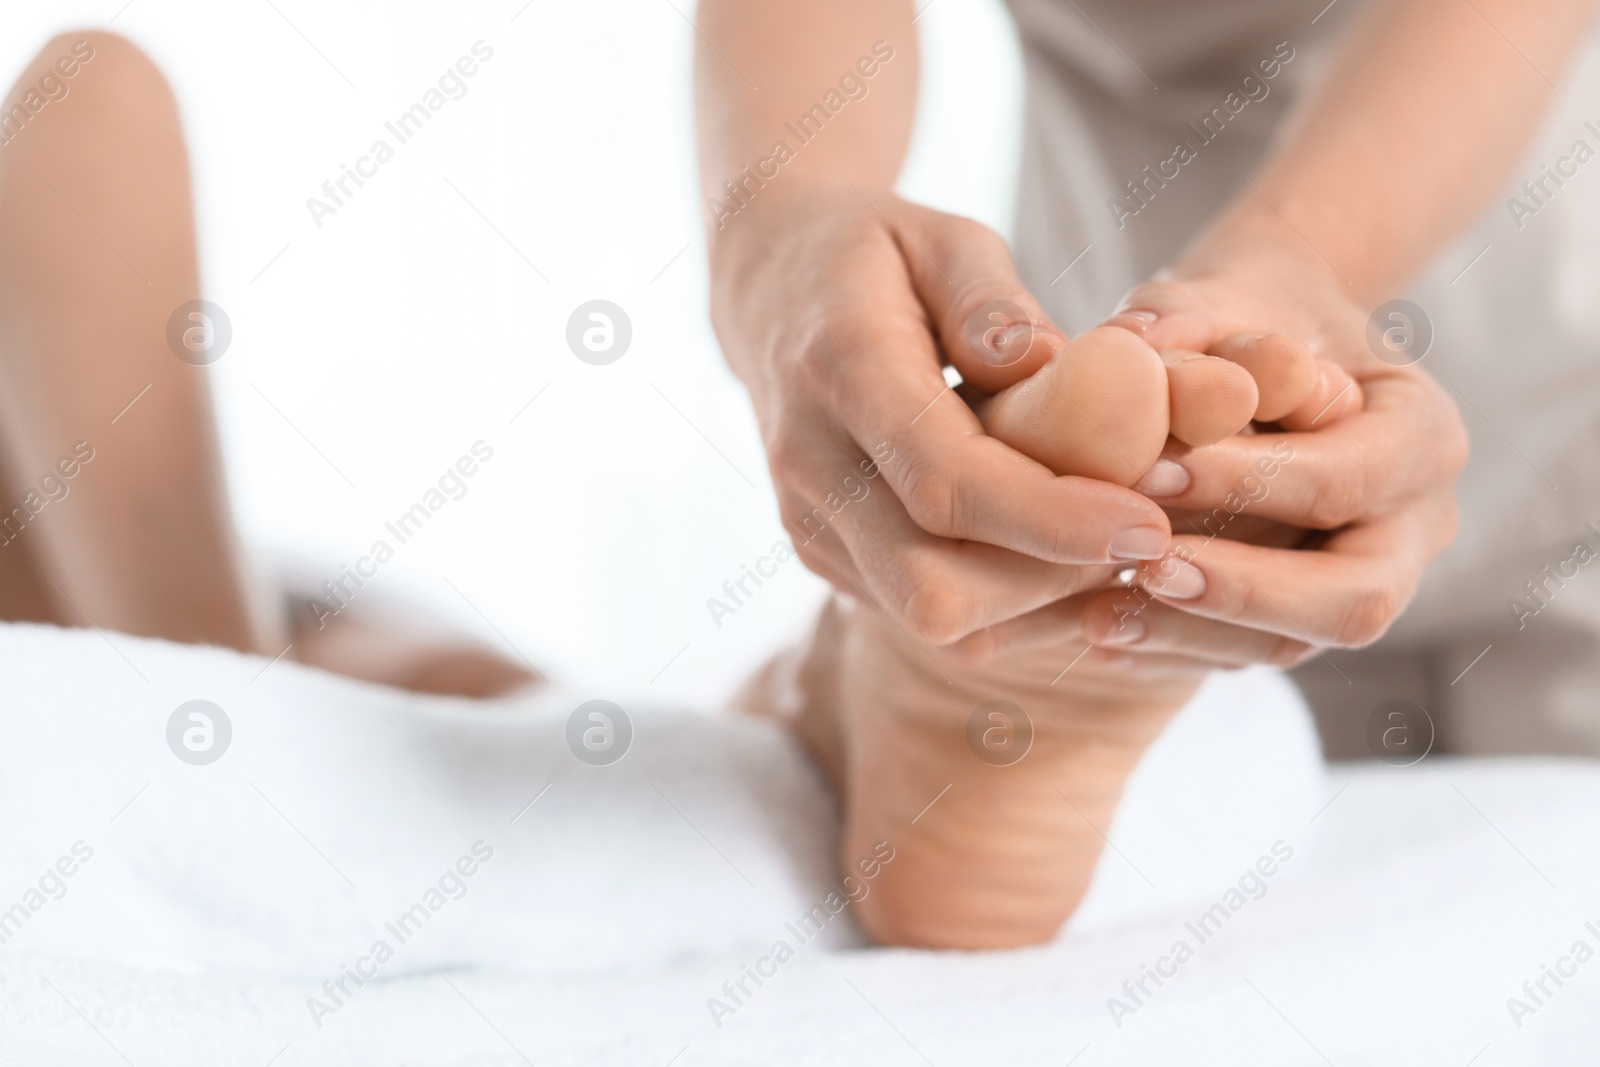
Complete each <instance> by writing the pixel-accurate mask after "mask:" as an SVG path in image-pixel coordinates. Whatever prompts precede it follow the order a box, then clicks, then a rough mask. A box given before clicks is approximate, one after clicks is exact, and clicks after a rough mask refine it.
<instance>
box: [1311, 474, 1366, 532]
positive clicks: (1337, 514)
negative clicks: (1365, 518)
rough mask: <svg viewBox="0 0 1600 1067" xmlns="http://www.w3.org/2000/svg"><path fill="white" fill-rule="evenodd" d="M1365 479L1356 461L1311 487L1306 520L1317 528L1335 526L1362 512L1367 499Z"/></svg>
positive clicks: (1327, 528)
mask: <svg viewBox="0 0 1600 1067" xmlns="http://www.w3.org/2000/svg"><path fill="white" fill-rule="evenodd" d="M1364 481H1365V479H1364V478H1363V476H1362V474H1361V471H1360V470H1359V469H1358V468H1357V467H1355V466H1354V465H1352V466H1351V467H1349V468H1347V469H1345V470H1342V471H1339V472H1338V473H1337V474H1336V475H1335V476H1333V477H1332V478H1330V479H1328V480H1325V481H1323V482H1322V483H1321V484H1320V485H1317V486H1315V487H1314V488H1313V489H1312V490H1311V494H1310V497H1309V499H1308V500H1307V501H1306V516H1305V517H1306V521H1307V523H1309V524H1310V526H1311V527H1312V528H1313V529H1318V530H1335V529H1338V528H1339V527H1340V526H1344V525H1345V524H1346V523H1349V522H1351V521H1353V520H1355V519H1357V518H1360V516H1361V514H1362V508H1363V505H1364V504H1365V501H1366V489H1365V485H1364Z"/></svg>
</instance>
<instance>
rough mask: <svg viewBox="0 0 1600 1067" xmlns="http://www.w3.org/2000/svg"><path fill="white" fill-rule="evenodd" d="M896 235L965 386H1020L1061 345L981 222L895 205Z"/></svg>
mask: <svg viewBox="0 0 1600 1067" xmlns="http://www.w3.org/2000/svg"><path fill="white" fill-rule="evenodd" d="M900 208H901V210H900V211H899V212H898V215H899V217H898V218H897V219H896V220H895V238H896V239H897V240H898V241H899V242H900V246H901V254H902V255H903V256H904V258H905V261H906V268H907V270H908V271H909V272H910V274H911V284H912V287H913V288H914V289H915V290H916V293H917V298H918V299H919V300H920V301H921V302H922V306H923V307H924V308H926V309H927V312H928V317H929V319H930V320H932V328H933V331H934V333H935V334H937V336H938V338H939V342H940V344H941V346H942V347H943V349H944V355H945V358H946V359H947V360H949V361H950V363H951V365H952V366H954V367H955V368H956V370H958V371H960V372H961V377H962V379H963V380H964V381H965V382H966V383H967V384H968V385H970V386H972V387H974V388H976V389H978V390H980V391H982V392H985V393H993V392H998V391H999V390H1001V389H1004V388H1005V387H1006V386H1008V385H1013V384H1015V383H1016V382H1020V381H1022V380H1023V379H1024V378H1027V377H1029V376H1030V375H1032V374H1033V372H1034V371H1036V370H1038V369H1039V368H1040V367H1041V366H1043V365H1044V364H1045V362H1046V361H1048V360H1049V359H1050V357H1051V356H1053V355H1055V353H1056V352H1057V351H1058V350H1059V349H1060V348H1061V346H1062V345H1064V344H1066V343H1067V335H1066V334H1065V333H1064V332H1063V331H1062V330H1061V329H1060V328H1059V327H1058V326H1056V324H1055V323H1053V322H1051V321H1050V317H1049V316H1048V315H1046V314H1045V313H1044V309H1043V308H1042V307H1040V306H1039V302H1038V301H1037V300H1035V299H1034V298H1033V294H1032V293H1030V292H1028V290H1027V288H1026V287H1025V286H1024V285H1023V284H1022V282H1020V281H1019V280H1018V279H1017V271H1016V267H1015V266H1014V265H1013V264H1012V262H1011V252H1010V250H1009V249H1007V248H1006V243H1005V241H1004V240H1003V239H1001V237H1000V235H999V234H997V233H995V232H994V231H993V230H991V229H989V227H987V226H985V225H983V224H982V223H981V222H976V221H974V220H972V219H967V218H962V217H960V216H958V215H947V214H945V213H944V212H942V211H934V210H932V209H930V208H925V207H921V206H919V205H915V204H904V203H902V204H901V205H900Z"/></svg>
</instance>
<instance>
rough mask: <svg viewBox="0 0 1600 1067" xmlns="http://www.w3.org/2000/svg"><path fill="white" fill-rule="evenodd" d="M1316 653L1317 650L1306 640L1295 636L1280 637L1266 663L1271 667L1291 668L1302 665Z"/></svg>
mask: <svg viewBox="0 0 1600 1067" xmlns="http://www.w3.org/2000/svg"><path fill="white" fill-rule="evenodd" d="M1316 653H1317V650H1316V649H1314V648H1312V647H1311V646H1310V645H1308V644H1306V643H1305V642H1304V641H1301V640H1298V639H1297V638H1293V637H1280V638H1278V640H1277V642H1276V644H1275V645H1274V647H1273V649H1272V651H1271V653H1269V654H1268V656H1267V659H1266V663H1267V665H1268V666H1270V667H1277V668H1278V669H1280V670H1289V669H1290V668H1291V667H1298V666H1300V664H1302V663H1304V662H1305V661H1306V660H1308V659H1310V658H1311V657H1312V656H1314V655H1316Z"/></svg>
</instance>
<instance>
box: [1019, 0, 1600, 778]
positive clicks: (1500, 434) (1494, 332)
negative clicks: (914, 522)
mask: <svg viewBox="0 0 1600 1067" xmlns="http://www.w3.org/2000/svg"><path fill="white" fill-rule="evenodd" d="M1009 2H1010V6H1011V8H1012V10H1013V14H1014V15H1015V17H1016V19H1017V23H1018V27H1019V30H1020V33H1021V39H1022V44H1023V51H1024V56H1025V60H1026V64H1027V115H1026V125H1025V131H1024V155H1023V161H1022V173H1021V190H1020V195H1019V200H1018V219H1017V226H1016V233H1017V240H1016V244H1017V250H1016V251H1017V258H1018V263H1019V266H1020V268H1021V270H1022V273H1023V279H1024V281H1026V282H1027V283H1028V284H1029V286H1030V287H1031V288H1032V289H1033V291H1034V292H1035V293H1037V294H1039V296H1040V299H1041V300H1042V301H1043V303H1044V306H1045V308H1046V309H1047V310H1048V311H1049V312H1050V314H1051V315H1052V316H1054V317H1055V318H1056V319H1057V321H1058V322H1060V323H1061V325H1062V326H1064V327H1065V328H1067V329H1068V330H1070V331H1073V332H1076V331H1078V330H1082V329H1084V328H1086V327H1088V326H1090V325H1092V324H1093V323H1094V322H1096V321H1098V320H1099V319H1100V318H1102V317H1103V316H1104V315H1105V313H1106V312H1108V311H1109V310H1111V308H1112V307H1113V305H1114V303H1115V301H1116V300H1117V299H1118V297H1119V296H1120V295H1121V294H1122V293H1123V292H1125V291H1126V290H1127V289H1128V288H1129V287H1130V286H1132V285H1134V284H1135V283H1137V282H1138V281H1140V280H1142V279H1144V278H1146V277H1148V276H1149V275H1150V274H1152V273H1153V272H1154V271H1156V270H1158V269H1159V268H1160V267H1161V266H1162V265H1163V264H1164V263H1166V262H1167V261H1168V260H1170V259H1171V258H1172V257H1173V256H1174V255H1175V254H1176V253H1177V252H1178V251H1179V250H1181V249H1182V247H1183V246H1184V245H1185V244H1186V243H1187V242H1188V241H1189V240H1190V239H1191V238H1192V237H1193V236H1194V234H1195V233H1196V232H1197V231H1198V230H1199V228H1200V227H1201V226H1203V225H1204V223H1205V222H1206V221H1207V220H1208V219H1209V218H1210V217H1211V216H1212V215H1213V214H1214V213H1215V212H1216V211H1217V210H1218V209H1219V208H1221V207H1222V206H1223V205H1224V204H1225V203H1226V202H1227V201H1228V200H1229V199H1230V198H1231V197H1232V196H1233V195H1234V194H1235V192H1236V191H1237V190H1238V189H1239V188H1241V187H1242V183H1243V181H1244V179H1245V177H1246V176H1247V175H1248V174H1249V173H1250V172H1251V170H1252V169H1253V168H1254V167H1255V166H1256V165H1257V164H1258V163H1259V162H1260V160H1261V158H1262V156H1263V154H1264V152H1265V151H1266V149H1267V147H1268V146H1269V144H1270V141H1271V138H1272V136H1273V134H1274V131H1275V130H1276V129H1277V128H1278V127H1279V125H1280V124H1281V123H1282V122H1283V120H1284V117H1285V115H1286V113H1287V111H1288V109H1289V107H1290V105H1291V104H1292V103H1293V101H1294V98H1295V96H1296V94H1297V93H1300V92H1303V91H1304V89H1305V87H1306V86H1307V85H1310V84H1313V83H1314V82H1315V80H1316V76H1317V72H1318V67H1319V66H1320V65H1321V64H1322V63H1323V62H1324V61H1325V60H1326V58H1327V56H1328V55H1329V54H1330V52H1331V50H1332V49H1333V48H1334V47H1336V46H1337V45H1338V43H1339V35H1340V33H1341V32H1342V26H1343V24H1344V23H1345V22H1346V21H1347V19H1348V17H1349V16H1350V15H1351V14H1352V8H1353V7H1354V6H1355V3H1356V0H1340V2H1338V3H1336V4H1334V5H1332V6H1331V7H1329V8H1327V9H1326V10H1324V9H1323V0H1312V2H1310V3H1300V2H1298V0H1297V2H1284V0H1208V2H1201V0H1193V2H1187V3H1185V2H1180V0H1124V2H1120V3H1117V2H1113V0H1071V2H1067V0H1009ZM1319 12H1323V13H1322V14H1321V15H1320V17H1318V15H1319ZM1313 19H1315V20H1316V21H1315V22H1313ZM1286 50H1292V55H1293V58H1292V59H1289V60H1288V61H1287V62H1282V61H1281V58H1280V57H1282V56H1284V55H1285V54H1287V52H1286ZM1274 59H1279V62H1278V66H1277V70H1276V74H1275V76H1274V77H1271V78H1270V79H1269V78H1267V77H1264V76H1263V75H1264V72H1265V71H1267V70H1271V69H1273V68H1272V66H1271V63H1270V61H1272V60H1274ZM1264 60H1266V61H1269V62H1268V66H1267V67H1265V68H1263V67H1261V66H1260V64H1261V63H1262V61H1264ZM1251 75H1253V79H1254V80H1253V81H1247V80H1246V78H1247V76H1251ZM1557 80H1558V82H1559V84H1560V85H1561V86H1562V90H1561V92H1560V94H1559V98H1558V100H1557V101H1556V103H1555V104H1554V105H1553V107H1552V108H1551V110H1550V111H1549V113H1548V114H1547V116H1546V118H1545V121H1544V122H1543V123H1542V125H1541V128H1540V130H1539V131H1538V133H1537V134H1536V135H1535V137H1534V141H1533V144H1532V145H1531V147H1530V149H1529V150H1528V151H1527V152H1526V153H1525V154H1524V156H1523V158H1522V159H1520V160H1519V161H1517V163H1516V164H1515V165H1514V166H1513V167H1512V168H1511V170H1510V174H1511V178H1510V179H1509V180H1508V182H1507V184H1506V188H1505V189H1504V191H1503V192H1502V193H1501V195H1500V196H1499V197H1497V198H1496V199H1495V200H1493V201H1492V202H1491V203H1489V204H1488V205H1486V206H1485V209H1484V213H1483V216H1482V218H1481V219H1480V220H1479V221H1478V223H1476V224H1475V225H1474V226H1473V227H1472V228H1471V229H1470V230H1469V231H1468V232H1466V233H1465V234H1463V235H1462V236H1461V237H1460V239H1459V240H1458V241H1457V242H1456V243H1455V244H1454V245H1452V246H1451V247H1450V248H1448V249H1446V250H1444V251H1443V252H1442V253H1441V254H1440V256H1439V257H1438V259H1437V260H1436V262H1435V263H1434V264H1433V265H1432V266H1431V267H1430V268H1429V269H1428V271H1427V272H1426V273H1425V274H1424V276H1423V277H1421V278H1420V279H1418V280H1417V282H1416V283H1415V284H1414V285H1413V286H1411V287H1410V288H1409V289H1407V290H1406V291H1403V292H1399V293H1395V294H1393V295H1394V296H1396V297H1405V298H1407V299H1410V300H1413V301H1415V302H1416V303H1418V304H1419V305H1421V307H1423V308H1424V309H1425V311H1426V312H1427V314H1428V316H1429V318H1430V320H1431V322H1432V324H1433V327H1434V330H1435V341H1434V345H1433V348H1432V350H1431V351H1430V352H1429V354H1428V356H1427V358H1426V359H1425V361H1424V363H1423V366H1424V367H1425V368H1426V369H1428V370H1430V371H1431V372H1433V373H1434V374H1435V375H1436V376H1437V377H1438V378H1439V379H1440V380H1441V381H1443V382H1445V383H1446V384H1447V385H1448V386H1449V387H1450V389H1451V391H1452V395H1453V396H1454V397H1455V399H1456V400H1457V403H1458V404H1459V406H1460V408H1461V410H1462V413H1463V416H1464V418H1465V420H1466V423H1467V427H1468V429H1469V431H1470V433H1471V436H1472V448H1473V455H1472V459H1471V461H1470V463H1469V465H1468V469H1467V472H1466V474H1465V476H1464V478H1463V482H1462V486H1461V494H1460V496H1461V504H1462V524H1461V533H1460V535H1459V536H1458V538H1457V541H1456V543H1455V544H1454V545H1453V546H1452V547H1451V549H1450V550H1449V551H1448V552H1447V553H1446V554H1445V556H1444V557H1443V558H1442V559H1441V560H1439V561H1438V562H1437V563H1436V564H1435V565H1434V566H1433V567H1432V568H1431V570H1430V571H1429V573H1428V575H1427V577H1426V579H1425V580H1424V583H1423V588H1422V590H1421V592H1420V593H1419V595H1418V597H1417V600H1416V602H1415V603H1414V605H1413V606H1412V608H1411V610H1410V611H1409V612H1408V613H1407V614H1406V616H1405V617H1404V618H1402V619H1401V621H1400V622H1399V623H1398V624H1397V625H1396V627H1395V629H1394V632H1393V633H1391V635H1390V636H1389V637H1388V638H1386V639H1385V640H1384V641H1383V642H1381V643H1380V645H1379V646H1377V647H1376V648H1374V649H1371V650H1366V651H1363V652H1334V653H1330V654H1329V655H1328V656H1327V657H1325V658H1319V659H1318V660H1317V661H1316V662H1315V663H1314V664H1312V665H1311V666H1310V667H1309V668H1308V669H1306V670H1303V671H1302V672H1301V674H1302V678H1301V680H1302V684H1303V685H1304V686H1305V687H1306V689H1307V691H1308V695H1310V696H1311V697H1312V699H1313V701H1314V702H1315V703H1316V704H1317V705H1318V712H1319V717H1320V718H1321V719H1322V721H1323V725H1324V736H1325V739H1326V740H1327V742H1328V744H1329V748H1330V752H1332V753H1333V754H1339V755H1364V754H1365V753H1366V744H1365V742H1364V741H1363V739H1362V734H1363V730H1362V728H1363V726H1364V725H1365V722H1366V719H1367V717H1368V716H1369V715H1370V714H1371V713H1372V712H1373V710H1374V709H1375V708H1376V707H1377V706H1378V705H1380V704H1382V703H1384V702H1385V701H1387V700H1391V699H1396V698H1402V699H1409V700H1414V701H1416V702H1417V703H1419V704H1421V705H1423V707H1424V708H1426V709H1427V710H1428V711H1429V713H1430V714H1431V715H1432V717H1433V718H1434V719H1435V720H1436V722H1437V723H1438V728H1439V735H1440V742H1441V745H1442V746H1445V747H1449V748H1451V749H1453V750H1456V751H1468V752H1486V751H1565V752H1585V753H1591V754H1600V559H1597V560H1596V561H1595V562H1594V563H1593V564H1589V565H1584V564H1582V563H1580V562H1576V559H1577V557H1580V556H1582V555H1583V553H1581V552H1578V551H1577V550H1576V546H1577V542H1579V541H1580V540H1582V541H1583V542H1584V543H1585V544H1586V545H1587V546H1589V547H1590V548H1592V549H1593V551H1594V552H1595V553H1596V554H1597V555H1600V463H1597V459H1600V156H1597V158H1593V159H1589V158H1588V157H1587V156H1586V155H1585V153H1584V152H1583V151H1581V150H1578V149H1577V143H1578V142H1580V141H1581V142H1583V143H1584V144H1586V145H1587V146H1588V150H1589V152H1592V153H1597V154H1600V41H1597V39H1596V38H1595V37H1594V35H1592V34H1591V35H1590V37H1589V39H1588V40H1587V41H1586V43H1585V44H1584V45H1583V46H1582V47H1581V48H1580V54H1579V56H1578V58H1577V59H1576V60H1575V62H1574V63H1573V65H1572V66H1571V68H1570V69H1569V70H1567V71H1565V72H1563V73H1562V74H1561V75H1560V77H1559V78H1558V79H1557ZM1230 93H1231V94H1234V95H1233V96H1232V97H1231V98H1230V95H1229V94H1230ZM1208 115H1210V116H1213V117H1212V121H1211V126H1210V127H1204V126H1202V120H1203V119H1204V117H1206V116H1208ZM1180 142H1182V143H1184V144H1185V145H1186V146H1187V149H1188V151H1189V153H1191V154H1192V158H1185V156H1184V153H1183V152H1181V151H1175V149H1176V146H1177V145H1178V144H1179V143H1180ZM1397 155H1398V154H1397ZM1579 156H1584V161H1583V162H1581V163H1580V162H1578V157H1579ZM1563 160H1565V162H1563ZM1545 166H1549V167H1552V168H1554V167H1558V166H1559V168H1560V170H1562V171H1563V172H1565V173H1566V174H1567V175H1568V176H1567V177H1565V178H1564V179H1563V184H1562V185H1560V186H1559V187H1557V186H1556V185H1555V184H1554V183H1553V182H1550V181H1548V180H1547V182H1546V186H1545V188H1546V192H1547V194H1548V195H1543V194H1541V195H1540V196H1539V198H1538V199H1537V200H1534V199H1530V198H1529V197H1528V196H1527V195H1526V194H1525V193H1523V192H1522V189H1521V187H1522V185H1523V183H1524V181H1526V180H1529V179H1534V180H1538V179H1539V178H1541V177H1542V176H1543V175H1544V174H1545V171H1544V170H1543V167H1545ZM1146 167H1148V168H1150V169H1149V170H1146V169H1145V168H1146ZM1574 170H1575V171H1576V173H1575V174H1574V173H1573V171H1574ZM1129 182H1133V183H1135V185H1137V186H1139V188H1140V190H1141V193H1140V194H1139V195H1138V196H1137V197H1136V196H1135V195H1134V193H1132V192H1130V187H1129V185H1128V183H1129ZM1513 196H1516V197H1517V198H1518V199H1519V200H1520V202H1521V204H1522V205H1524V206H1523V207H1521V208H1515V209H1514V205H1513V203H1512V202H1511V199H1510V198H1512V197H1513ZM1118 197H1120V199H1121V202H1122V207H1121V208H1115V207H1113V206H1111V201H1112V200H1113V198H1118ZM1135 209H1136V210H1135ZM1085 249H1088V251H1087V252H1085ZM1480 253H1481V254H1482V255H1481V258H1477V257H1479V255H1480ZM1080 254H1081V255H1082V258H1081V259H1077V257H1079V256H1080ZM1075 259H1077V262H1076V264H1075V265H1074V266H1072V267H1071V269H1070V270H1066V269H1065V268H1066V267H1067V266H1068V264H1071V263H1073V261H1074V260H1075ZM1463 272H1464V273H1463ZM1394 462H1396V463H1404V462H1406V457H1405V456H1395V457H1394ZM1586 522H1593V523H1595V527H1596V529H1595V531H1593V532H1591V531H1589V530H1588V529H1587V528H1586V527H1585V525H1584V524H1585V523H1586ZM1547 564H1549V565H1551V566H1552V567H1553V568H1554V570H1553V571H1552V572H1551V573H1552V574H1553V577H1550V576H1546V575H1545V574H1544V573H1543V572H1542V568H1543V567H1544V566H1545V565H1547ZM1529 581H1537V582H1541V583H1542V589H1543V591H1542V594H1541V596H1540V599H1538V600H1535V599H1533V598H1532V597H1530V596H1529V595H1528V593H1527V590H1526V589H1525V586H1524V583H1526V582H1529ZM1518 597H1520V598H1521V600H1522V602H1523V603H1524V605H1526V608H1527V609H1532V608H1538V612H1537V614H1536V615H1529V614H1528V613H1527V611H1526V610H1524V611H1520V612H1519V611H1514V610H1513V608H1512V606H1511V601H1512V599H1513V598H1518ZM1541 605H1542V606H1541ZM1519 616H1520V618H1519ZM1491 646H1492V647H1491ZM1486 648H1487V649H1488V651H1487V652H1486V653H1484V654H1483V655H1482V658H1481V659H1477V658H1476V657H1478V656H1479V653H1483V652H1484V650H1485V649H1486ZM1469 664H1471V669H1470V670H1467V671H1466V673H1465V674H1464V675H1462V674H1461V673H1460V672H1461V671H1462V670H1463V669H1464V668H1467V667H1468V665H1469ZM1458 676H1459V677H1458Z"/></svg>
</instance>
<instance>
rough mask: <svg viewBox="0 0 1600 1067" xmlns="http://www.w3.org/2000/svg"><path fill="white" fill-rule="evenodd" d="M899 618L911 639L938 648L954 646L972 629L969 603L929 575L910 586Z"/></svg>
mask: <svg viewBox="0 0 1600 1067" xmlns="http://www.w3.org/2000/svg"><path fill="white" fill-rule="evenodd" d="M901 617H902V619H903V621H904V623H905V626H906V629H907V630H909V631H910V633H911V636H912V637H914V638H916V639H917V640H919V641H922V642H924V643H926V644H930V645H937V646H941V647H942V646H946V645H953V644H955V643H956V642H957V641H959V640H961V639H962V638H963V637H966V636H967V635H968V634H969V633H971V631H972V629H973V627H972V625H971V618H972V604H971V601H970V600H969V599H968V598H967V597H966V596H965V595H964V594H962V593H961V592H959V591H958V590H956V589H954V588H952V587H951V586H950V585H949V584H947V583H945V582H943V581H941V580H939V579H937V578H934V577H932V576H924V577H923V578H922V579H921V580H920V581H918V582H917V583H916V584H915V585H914V586H913V587H912V590H911V593H910V595H909V596H907V597H906V600H905V604H904V606H903V607H902V608H901Z"/></svg>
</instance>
